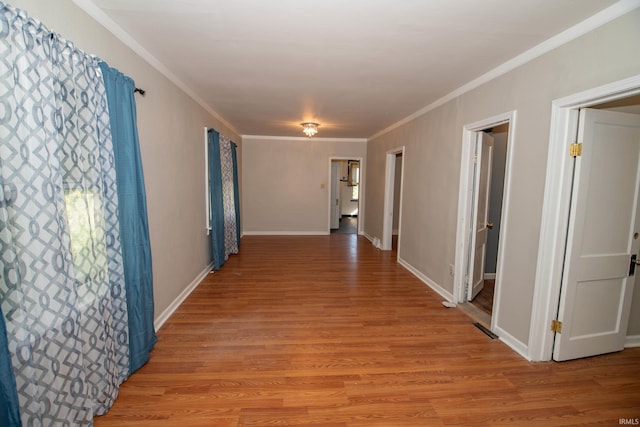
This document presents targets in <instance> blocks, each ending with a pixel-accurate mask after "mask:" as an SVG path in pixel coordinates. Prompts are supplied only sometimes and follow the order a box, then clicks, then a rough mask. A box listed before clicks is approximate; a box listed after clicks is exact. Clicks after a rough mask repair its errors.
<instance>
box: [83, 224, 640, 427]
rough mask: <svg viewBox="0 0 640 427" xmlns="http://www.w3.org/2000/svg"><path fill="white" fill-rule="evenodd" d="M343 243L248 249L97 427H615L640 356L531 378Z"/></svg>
mask: <svg viewBox="0 0 640 427" xmlns="http://www.w3.org/2000/svg"><path fill="white" fill-rule="evenodd" d="M441 300H442V298H441V297H440V296H438V295H437V294H435V293H434V292H433V291H431V290H430V289H429V288H428V287H427V286H426V285H424V284H423V283H422V282H420V281H419V280H417V279H416V278H415V277H414V276H412V275H411V274H410V273H409V272H407V271H406V270H405V269H403V268H402V267H401V266H399V265H398V264H397V263H396V262H395V253H393V252H382V251H379V250H377V249H375V248H374V247H373V246H372V245H371V244H370V243H369V242H368V241H367V240H365V239H363V238H362V237H357V236H353V235H332V236H310V237H264V236H249V237H245V238H243V240H242V246H241V254H240V255H235V256H232V257H231V258H230V259H229V261H228V262H227V263H226V264H225V265H224V266H223V268H222V270H221V271H219V272H216V273H215V274H212V275H209V276H208V277H207V278H206V279H205V280H204V282H203V283H202V284H201V285H200V286H199V287H198V288H197V289H196V290H195V291H194V292H193V293H192V294H191V296H190V297H189V298H188V299H187V300H186V301H185V302H184V304H183V305H182V306H181V307H180V308H179V309H178V310H177V311H176V312H175V314H174V315H173V316H172V317H171V318H170V319H169V320H168V321H167V323H166V324H165V325H164V327H163V328H162V329H161V330H160V331H158V338H159V342H158V344H157V345H156V347H155V349H154V350H153V352H152V354H151V360H150V361H149V363H148V364H147V365H146V366H144V367H143V368H142V369H141V370H140V371H138V372H137V373H135V374H134V375H133V376H132V377H131V378H130V379H129V380H128V381H127V382H126V383H125V384H123V385H122V388H121V390H120V396H119V398H118V400H117V401H116V403H115V405H114V406H113V408H112V409H111V411H110V412H109V413H108V414H107V415H105V416H102V417H97V418H96V420H95V425H96V426H97V427H104V426H127V425H135V426H182V427H192V426H220V427H224V426H284V425H296V426H323V427H347V426H348V427H355V426H367V427H369V426H385V427H400V426H440V425H447V426H449V425H457V426H489V425H505V424H511V425H515V426H572V425H603V426H617V425H619V419H621V418H625V419H628V418H632V419H637V418H640V349H628V350H625V351H623V352H620V353H616V354H610V355H604V356H598V357H593V358H588V359H582V360H577V361H571V362H564V363H554V362H549V363H529V362H527V361H526V360H524V359H522V358H521V357H520V356H519V355H517V354H516V353H514V352H513V351H512V350H511V349H509V348H508V347H507V346H506V345H505V344H503V343H501V342H500V341H499V340H491V339H489V337H487V336H486V335H484V334H483V333H482V332H481V331H479V330H478V329H477V328H475V327H474V326H473V325H472V321H471V319H470V318H468V317H467V316H466V315H465V314H463V313H462V312H461V311H460V310H458V309H447V308H444V307H443V306H442V305H441V304H440V302H441Z"/></svg>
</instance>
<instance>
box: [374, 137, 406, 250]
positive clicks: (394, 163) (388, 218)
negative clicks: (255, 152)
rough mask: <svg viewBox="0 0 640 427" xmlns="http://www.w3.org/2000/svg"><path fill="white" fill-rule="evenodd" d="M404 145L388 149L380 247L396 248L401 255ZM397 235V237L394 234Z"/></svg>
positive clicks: (385, 248) (383, 248) (386, 248)
mask: <svg viewBox="0 0 640 427" xmlns="http://www.w3.org/2000/svg"><path fill="white" fill-rule="evenodd" d="M404 159H405V157H404V147H399V148H395V149H393V150H389V151H387V155H386V163H385V185H384V214H383V221H382V241H381V242H380V249H382V250H384V251H390V250H392V249H393V248H394V245H395V249H396V250H397V254H398V256H399V255H400V235H401V224H402V183H403V177H404ZM394 235H395V236H397V237H396V239H394V238H393V236H394ZM394 241H395V243H394Z"/></svg>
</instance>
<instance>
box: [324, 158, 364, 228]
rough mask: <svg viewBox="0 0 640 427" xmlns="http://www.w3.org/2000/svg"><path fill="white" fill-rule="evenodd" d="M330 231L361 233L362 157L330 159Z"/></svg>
mask: <svg viewBox="0 0 640 427" xmlns="http://www.w3.org/2000/svg"><path fill="white" fill-rule="evenodd" d="M330 162H331V168H330V183H331V184H330V191H329V231H330V233H331V234H359V228H360V227H359V226H360V222H361V221H360V219H361V212H360V199H361V194H362V190H361V180H362V159H360V158H355V159H351V158H349V159H347V158H332V159H330Z"/></svg>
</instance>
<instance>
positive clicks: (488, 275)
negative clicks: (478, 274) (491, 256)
mask: <svg viewBox="0 0 640 427" xmlns="http://www.w3.org/2000/svg"><path fill="white" fill-rule="evenodd" d="M482 278H483V279H484V280H495V279H496V273H484V275H483V276H482Z"/></svg>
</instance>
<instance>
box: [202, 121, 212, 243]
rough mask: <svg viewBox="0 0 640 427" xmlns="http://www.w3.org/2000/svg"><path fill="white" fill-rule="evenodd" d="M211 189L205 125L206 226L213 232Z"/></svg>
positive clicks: (207, 139)
mask: <svg viewBox="0 0 640 427" xmlns="http://www.w3.org/2000/svg"><path fill="white" fill-rule="evenodd" d="M210 197H211V189H210V188H209V129H208V128H207V127H206V126H205V127H204V200H205V202H204V203H205V204H204V212H205V218H204V222H205V224H204V227H205V230H207V236H208V235H210V234H211V230H212V228H211V199H210Z"/></svg>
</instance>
